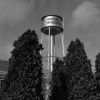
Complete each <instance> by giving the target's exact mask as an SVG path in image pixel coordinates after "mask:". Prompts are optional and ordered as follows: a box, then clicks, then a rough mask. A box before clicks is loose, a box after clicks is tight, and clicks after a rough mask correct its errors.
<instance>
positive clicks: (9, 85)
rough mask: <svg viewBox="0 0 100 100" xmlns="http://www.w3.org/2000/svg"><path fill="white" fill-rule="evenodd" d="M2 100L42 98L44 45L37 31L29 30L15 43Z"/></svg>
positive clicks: (40, 99)
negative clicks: (39, 40)
mask: <svg viewBox="0 0 100 100" xmlns="http://www.w3.org/2000/svg"><path fill="white" fill-rule="evenodd" d="M13 46H14V49H13V51H12V52H11V53H12V56H11V58H10V59H9V68H8V74H7V76H6V78H5V80H4V85H3V87H2V100H42V95H41V91H42V88H41V84H42V60H41V59H42V56H41V55H40V50H42V49H43V48H42V45H41V44H39V42H38V36H37V35H36V33H35V31H34V30H33V31H31V30H27V31H26V32H25V33H23V34H22V35H21V36H20V37H19V38H18V40H16V41H15V42H14V44H13Z"/></svg>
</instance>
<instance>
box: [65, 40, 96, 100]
mask: <svg viewBox="0 0 100 100" xmlns="http://www.w3.org/2000/svg"><path fill="white" fill-rule="evenodd" d="M67 51H68V54H67V55H66V67H67V72H66V73H67V82H66V83H67V87H68V92H67V93H68V94H67V95H68V98H67V99H66V100H88V99H89V98H90V97H91V96H92V95H94V94H95V93H94V92H93V90H94V88H95V80H94V76H93V73H92V70H91V63H90V60H89V59H88V58H87V56H86V52H85V50H84V45H83V43H82V42H81V41H80V40H79V39H76V40H75V41H71V42H70V45H69V47H68V49H67Z"/></svg>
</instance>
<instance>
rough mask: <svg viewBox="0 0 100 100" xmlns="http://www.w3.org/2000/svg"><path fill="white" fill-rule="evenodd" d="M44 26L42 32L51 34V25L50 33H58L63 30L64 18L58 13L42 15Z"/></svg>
mask: <svg viewBox="0 0 100 100" xmlns="http://www.w3.org/2000/svg"><path fill="white" fill-rule="evenodd" d="M42 22H43V27H42V29H41V32H42V33H45V34H46V35H48V34H49V27H50V35H57V34H59V33H61V32H63V19H62V17H60V16H58V15H47V16H44V17H42Z"/></svg>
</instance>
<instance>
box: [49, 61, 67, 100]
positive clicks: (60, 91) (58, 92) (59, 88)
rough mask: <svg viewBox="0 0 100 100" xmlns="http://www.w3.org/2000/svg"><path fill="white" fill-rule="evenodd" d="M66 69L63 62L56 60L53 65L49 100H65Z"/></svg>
mask: <svg viewBox="0 0 100 100" xmlns="http://www.w3.org/2000/svg"><path fill="white" fill-rule="evenodd" d="M65 72H66V68H65V66H64V61H63V60H60V59H56V61H55V63H54V64H53V72H52V84H51V96H50V100H65V99H66V96H67V95H66V94H67V93H66V92H67V87H66V74H65Z"/></svg>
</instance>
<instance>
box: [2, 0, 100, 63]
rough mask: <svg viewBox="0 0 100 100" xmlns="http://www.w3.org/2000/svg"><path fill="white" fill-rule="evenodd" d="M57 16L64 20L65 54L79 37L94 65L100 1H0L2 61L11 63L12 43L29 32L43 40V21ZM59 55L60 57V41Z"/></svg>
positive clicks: (98, 44)
mask: <svg viewBox="0 0 100 100" xmlns="http://www.w3.org/2000/svg"><path fill="white" fill-rule="evenodd" d="M48 14H49V15H50V14H51V15H52V14H55V15H56V14H57V15H59V16H61V17H63V19H64V43H65V52H67V47H68V45H69V43H70V41H71V40H75V39H76V38H79V39H80V40H81V41H82V42H83V43H84V47H85V50H86V53H87V55H88V57H89V58H90V59H92V62H93V61H94V60H95V56H96V54H97V53H98V52H100V39H99V38H100V0H0V59H4V60H8V59H9V58H10V56H11V54H10V52H11V51H12V49H13V46H12V44H13V42H14V40H17V39H18V37H19V36H21V34H22V33H24V32H25V31H26V30H27V29H32V30H33V29H34V30H35V31H36V33H37V34H38V36H39V39H40V38H41V31H40V30H41V27H42V22H41V18H42V17H43V16H45V15H48ZM57 39H58V40H57V41H56V55H57V56H61V55H62V54H61V51H62V48H61V41H59V39H60V38H57Z"/></svg>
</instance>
